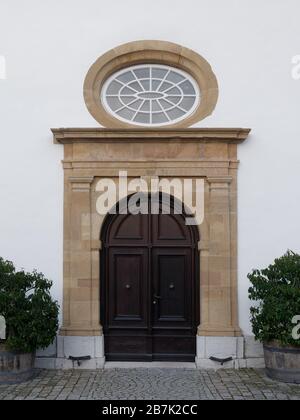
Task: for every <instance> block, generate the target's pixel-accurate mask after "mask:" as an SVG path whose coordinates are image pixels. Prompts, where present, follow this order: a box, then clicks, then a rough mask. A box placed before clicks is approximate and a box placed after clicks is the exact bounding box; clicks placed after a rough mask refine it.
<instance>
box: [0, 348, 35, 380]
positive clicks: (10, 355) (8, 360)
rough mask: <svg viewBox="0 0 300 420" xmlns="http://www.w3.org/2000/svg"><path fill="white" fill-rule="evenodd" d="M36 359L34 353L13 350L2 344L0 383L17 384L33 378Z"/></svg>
mask: <svg viewBox="0 0 300 420" xmlns="http://www.w3.org/2000/svg"><path fill="white" fill-rule="evenodd" d="M34 359H35V354H33V353H19V352H12V351H9V350H7V348H6V347H5V345H4V344H0V384H15V383H19V382H23V381H27V380H28V379H30V378H32V376H33V374H34Z"/></svg>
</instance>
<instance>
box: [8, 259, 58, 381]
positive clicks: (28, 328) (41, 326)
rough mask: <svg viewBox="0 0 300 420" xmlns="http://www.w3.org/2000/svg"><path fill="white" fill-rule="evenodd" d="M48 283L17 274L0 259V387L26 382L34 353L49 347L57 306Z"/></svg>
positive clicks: (33, 275)
mask: <svg viewBox="0 0 300 420" xmlns="http://www.w3.org/2000/svg"><path fill="white" fill-rule="evenodd" d="M51 286H52V282H51V281H49V280H47V279H46V278H45V277H44V276H43V274H41V273H38V272H37V271H34V272H32V273H27V272H25V271H23V270H21V271H17V270H16V269H15V267H14V265H13V263H12V262H10V261H5V260H3V259H2V258H0V315H1V316H3V317H4V319H5V323H6V338H5V340H2V341H0V383H1V382H2V383H11V382H18V381H22V380H27V379H28V378H29V377H30V376H32V374H33V366H34V359H35V352H36V350H37V349H38V348H46V347H47V346H49V345H50V344H51V343H52V342H53V340H54V338H55V336H56V332H57V328H58V304H57V302H56V301H54V300H53V299H52V297H51V295H50V288H51Z"/></svg>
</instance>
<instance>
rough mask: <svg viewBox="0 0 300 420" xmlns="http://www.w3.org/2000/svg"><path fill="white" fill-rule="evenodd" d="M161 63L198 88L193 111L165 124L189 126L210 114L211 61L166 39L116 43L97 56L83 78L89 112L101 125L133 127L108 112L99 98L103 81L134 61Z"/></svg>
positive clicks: (214, 85) (213, 95) (213, 94)
mask: <svg viewBox="0 0 300 420" xmlns="http://www.w3.org/2000/svg"><path fill="white" fill-rule="evenodd" d="M146 63H149V64H163V65H168V66H171V67H177V68H179V69H181V70H184V71H186V72H187V73H189V74H190V75H191V76H193V78H194V79H195V80H196V82H197V84H198V85H199V89H200V92H201V102H200V105H199V107H198V108H197V109H196V110H195V112H194V113H193V114H191V115H190V116H188V117H187V118H185V119H182V120H180V121H178V122H176V123H174V124H169V125H168V126H167V127H168V128H171V127H172V128H175V127H177V128H184V127H189V126H191V125H193V124H195V123H197V122H199V121H201V120H203V119H204V118H206V117H207V116H209V115H211V114H212V112H213V110H214V109H215V106H216V104H217V100H218V92H219V90H218V82H217V79H216V76H215V74H214V72H213V71H212V68H211V66H210V64H209V63H208V62H207V61H206V60H205V59H204V58H203V57H202V56H200V55H199V54H197V53H196V52H194V51H192V50H190V49H188V48H185V47H182V46H180V45H178V44H174V43H172V42H166V41H157V40H153V41H134V42H129V43H127V44H123V45H120V46H119V47H116V48H114V49H112V50H110V51H108V52H107V53H105V54H104V55H102V56H101V57H99V58H98V60H96V62H95V63H94V64H93V65H92V66H91V67H90V69H89V71H88V73H87V76H86V78H85V81H84V89H83V93H84V100H85V103H86V106H87V108H88V110H89V112H90V114H91V115H92V116H93V117H94V118H95V119H96V121H97V122H99V123H100V124H101V125H103V126H104V127H110V128H130V127H136V125H134V124H130V122H128V123H127V122H125V121H121V120H119V119H117V118H116V117H114V116H113V115H112V114H110V113H108V112H107V111H106V109H105V108H104V107H103V105H102V103H101V100H100V92H101V90H102V86H103V84H104V83H105V81H106V80H107V79H108V77H110V76H111V75H112V74H113V73H115V72H117V71H118V70H121V69H123V68H126V67H129V66H133V65H137V64H146Z"/></svg>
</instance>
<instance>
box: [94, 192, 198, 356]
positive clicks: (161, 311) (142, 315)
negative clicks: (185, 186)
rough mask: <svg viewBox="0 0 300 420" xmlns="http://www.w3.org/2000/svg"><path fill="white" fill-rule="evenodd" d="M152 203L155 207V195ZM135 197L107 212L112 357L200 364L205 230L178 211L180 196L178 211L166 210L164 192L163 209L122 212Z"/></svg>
mask: <svg viewBox="0 0 300 420" xmlns="http://www.w3.org/2000/svg"><path fill="white" fill-rule="evenodd" d="M152 199H153V198H152ZM147 200H149V208H150V196H149V197H147ZM127 201H128V199H126V200H125V201H123V202H121V203H119V204H118V205H117V208H116V214H114V215H108V216H107V218H106V220H105V222H104V224H103V228H102V233H101V240H102V244H103V246H102V251H101V284H100V291H101V292H100V293H101V323H102V325H103V332H104V340H105V341H104V342H105V357H106V360H119V361H130V360H137V361H138V360H148V361H149V360H161V361H163V360H170V361H171V360H173V361H174V360H175V361H194V360H195V355H196V333H197V327H198V325H199V314H200V309H199V261H198V247H197V244H198V240H199V237H198V236H199V235H198V229H197V228H196V227H195V226H187V225H186V224H185V217H184V214H175V213H176V211H174V208H175V207H176V201H175V199H173V198H172V199H171V200H170V201H171V212H170V214H163V213H164V212H163V211H162V209H163V206H164V200H163V198H162V196H160V197H159V198H157V201H158V203H157V204H158V209H159V211H158V214H151V213H150V212H149V214H135V215H133V214H122V213H123V212H124V211H123V210H124V208H123V207H124V203H125V206H127ZM152 203H153V201H152ZM122 208H123V210H122Z"/></svg>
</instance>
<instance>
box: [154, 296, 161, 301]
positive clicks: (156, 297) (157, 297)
mask: <svg viewBox="0 0 300 420" xmlns="http://www.w3.org/2000/svg"><path fill="white" fill-rule="evenodd" d="M153 297H154V299H158V300H159V299H161V296H157V295H153Z"/></svg>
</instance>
